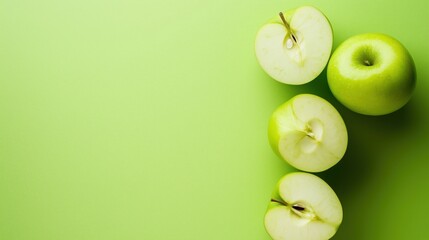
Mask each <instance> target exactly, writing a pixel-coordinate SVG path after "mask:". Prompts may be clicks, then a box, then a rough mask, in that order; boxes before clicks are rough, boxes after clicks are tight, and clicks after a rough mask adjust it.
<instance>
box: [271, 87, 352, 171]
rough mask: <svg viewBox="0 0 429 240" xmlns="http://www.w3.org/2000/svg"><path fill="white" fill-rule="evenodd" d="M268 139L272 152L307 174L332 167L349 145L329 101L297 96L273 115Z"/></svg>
mask: <svg viewBox="0 0 429 240" xmlns="http://www.w3.org/2000/svg"><path fill="white" fill-rule="evenodd" d="M268 139H269V141H270V144H271V147H272V148H273V150H274V152H276V153H277V154H278V155H279V156H280V157H282V158H283V159H284V160H285V161H286V162H288V163H289V164H290V165H292V166H293V167H295V168H297V169H300V170H303V171H307V172H320V171H324V170H326V169H328V168H330V167H332V166H334V165H335V164H336V163H337V162H338V161H340V160H341V158H342V157H343V156H344V154H345V152H346V149H347V142H348V138H347V129H346V125H345V124H344V121H343V119H342V118H341V115H340V114H339V113H338V111H337V110H336V109H335V108H334V107H333V106H332V105H331V104H330V103H329V102H328V101H326V100H324V99H323V98H321V97H318V96H315V95H312V94H300V95H297V96H295V97H293V98H292V99H290V100H289V101H287V102H286V103H284V104H282V105H281V106H280V107H278V108H277V109H276V110H275V111H274V113H273V114H272V116H271V118H270V121H269V126H268Z"/></svg>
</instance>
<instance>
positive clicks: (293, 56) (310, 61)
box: [255, 6, 333, 85]
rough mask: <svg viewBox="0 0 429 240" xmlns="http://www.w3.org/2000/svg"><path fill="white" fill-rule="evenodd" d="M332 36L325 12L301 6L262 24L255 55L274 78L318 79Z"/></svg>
mask: <svg viewBox="0 0 429 240" xmlns="http://www.w3.org/2000/svg"><path fill="white" fill-rule="evenodd" d="M332 38H333V37H332V28H331V25H330V23H329V21H328V19H327V18H326V17H325V15H323V13H322V12H320V11H319V10H318V9H316V8H314V7H310V6H304V7H299V8H297V9H293V10H290V11H287V12H285V14H283V13H280V14H279V16H278V17H277V18H275V19H273V20H272V21H270V22H269V23H267V24H265V25H264V26H262V28H261V29H260V30H259V31H258V33H257V36H256V42H255V51H256V57H257V59H258V61H259V64H260V65H261V67H262V68H263V69H264V70H265V72H266V73H267V74H268V75H270V76H271V77H272V78H274V79H275V80H277V81H279V82H282V83H286V84H293V85H300V84H304V83H307V82H310V81H312V80H313V79H315V78H316V77H317V76H318V75H319V74H320V73H321V72H322V70H323V69H324V68H325V66H326V64H327V63H328V60H329V56H330V55H331V50H332Z"/></svg>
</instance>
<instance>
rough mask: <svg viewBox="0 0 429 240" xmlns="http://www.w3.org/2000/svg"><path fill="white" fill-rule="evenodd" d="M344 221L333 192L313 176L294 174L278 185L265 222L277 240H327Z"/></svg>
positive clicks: (287, 176)
mask: <svg viewBox="0 0 429 240" xmlns="http://www.w3.org/2000/svg"><path fill="white" fill-rule="evenodd" d="M342 219H343V209H342V206H341V203H340V200H339V199H338V197H337V195H336V194H335V192H334V190H332V188H331V187H330V186H329V185H328V184H327V183H326V182H325V181H323V180H322V179H321V178H319V177H317V176H315V175H313V174H310V173H303V172H295V173H290V174H287V175H286V176H284V177H283V178H282V179H280V181H279V182H278V184H277V186H276V189H275V190H274V193H273V196H272V199H271V201H270V203H269V205H268V209H267V212H266V214H265V221H264V223H265V229H266V230H267V232H268V234H269V235H270V236H271V237H272V239H274V240H327V239H330V238H331V237H332V236H333V235H335V233H336V232H337V230H338V227H339V226H340V224H341V222H342Z"/></svg>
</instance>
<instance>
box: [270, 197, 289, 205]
mask: <svg viewBox="0 0 429 240" xmlns="http://www.w3.org/2000/svg"><path fill="white" fill-rule="evenodd" d="M271 202H275V203H279V204H281V205H285V206H288V204H287V203H285V202H283V201H281V200H276V199H274V198H271Z"/></svg>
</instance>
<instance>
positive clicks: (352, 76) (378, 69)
mask: <svg viewBox="0 0 429 240" xmlns="http://www.w3.org/2000/svg"><path fill="white" fill-rule="evenodd" d="M327 77H328V84H329V88H330V89H331V91H332V93H333V95H334V96H335V97H336V98H337V99H338V101H340V102H341V103H342V104H343V105H344V106H346V107H347V108H349V109H350V110H352V111H354V112H357V113H361V114H365V115H374V116H377V115H385V114H389V113H391V112H394V111H396V110H398V109H400V108H401V107H403V106H404V105H405V104H406V103H407V102H408V101H409V99H410V98H411V95H412V93H413V90H414V88H415V85H416V68H415V65H414V61H413V59H412V57H411V55H410V54H409V52H408V51H407V49H406V48H405V47H404V46H403V45H402V44H401V43H400V42H399V41H397V40H396V39H394V38H392V37H390V36H388V35H385V34H380V33H367V34H360V35H356V36H353V37H351V38H349V39H347V40H346V41H344V42H343V43H342V44H341V45H340V46H339V47H338V48H337V49H336V50H335V52H334V53H333V55H332V57H331V59H330V61H329V64H328V69H327Z"/></svg>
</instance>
